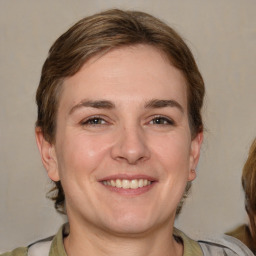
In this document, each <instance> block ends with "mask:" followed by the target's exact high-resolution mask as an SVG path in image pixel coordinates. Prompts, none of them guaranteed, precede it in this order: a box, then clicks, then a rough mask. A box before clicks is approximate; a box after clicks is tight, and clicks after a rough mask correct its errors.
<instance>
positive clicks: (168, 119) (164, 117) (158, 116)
mask: <svg viewBox="0 0 256 256" xmlns="http://www.w3.org/2000/svg"><path fill="white" fill-rule="evenodd" d="M157 118H158V119H164V120H165V121H166V122H167V124H158V125H175V124H176V123H175V121H174V120H173V119H172V118H170V117H167V116H165V115H154V116H151V117H150V121H149V122H148V123H149V124H150V122H152V121H153V120H154V119H157Z"/></svg>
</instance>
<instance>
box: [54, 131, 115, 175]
mask: <svg viewBox="0 0 256 256" xmlns="http://www.w3.org/2000/svg"><path fill="white" fill-rule="evenodd" d="M64 138H65V140H64V141H62V143H61V145H60V146H59V151H58V152H59V155H58V156H59V157H58V163H59V171H60V176H64V175H66V176H76V175H77V176H79V177H80V175H81V174H82V175H90V174H91V173H93V172H94V171H95V169H96V168H97V167H98V166H99V163H101V162H102V161H103V159H104V157H105V155H106V154H107V152H108V148H109V145H110V143H108V139H107V138H104V137H101V136H86V135H85V134H83V133H81V134H76V135H71V136H66V137H64Z"/></svg>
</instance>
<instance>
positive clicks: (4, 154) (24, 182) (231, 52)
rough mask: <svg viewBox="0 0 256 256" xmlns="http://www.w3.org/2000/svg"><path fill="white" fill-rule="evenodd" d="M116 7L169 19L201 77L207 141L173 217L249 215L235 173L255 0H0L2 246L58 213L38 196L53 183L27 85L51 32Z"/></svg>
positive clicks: (250, 96)
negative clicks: (40, 147)
mask: <svg viewBox="0 0 256 256" xmlns="http://www.w3.org/2000/svg"><path fill="white" fill-rule="evenodd" d="M114 7H115V8H124V9H131V10H142V11H146V12H149V13H151V14H153V15H155V16H157V17H159V18H161V19H162V20H164V21H165V22H167V23H168V24H169V25H171V26H172V27H174V28H175V29H177V31H179V33H180V34H181V35H182V36H183V37H184V38H185V40H186V42H187V43H188V45H189V46H190V48H191V50H192V51H193V53H194V55H195V58H196V60H197V62H198V65H199V67H200V70H201V72H202V75H203V77H204V79H205V84H206V92H207V94H206V100H205V107H204V120H205V124H206V132H205V141H204V145H203V149H202V154H201V159H200V163H199V166H198V168H197V174H198V176H197V179H196V181H195V182H194V184H193V187H192V191H191V194H190V197H189V198H188V199H187V201H186V203H185V206H184V208H183V211H182V214H181V215H180V216H179V218H178V219H177V221H176V226H177V227H179V228H181V229H182V230H184V231H185V232H186V233H187V234H189V235H190V236H191V237H192V238H195V239H197V238H199V237H209V236H213V235H216V234H221V233H223V232H225V231H228V230H230V229H232V228H234V227H235V226H237V225H238V224H240V223H244V222H245V221H247V220H246V214H245V211H244V201H243V192H242V188H241V184H240V177H241V170H242V167H243V164H244V162H245V160H246V156H247V152H248V149H249V146H250V143H251V141H252V139H253V138H254V137H255V136H256V111H255V108H256V84H255V81H256V49H255V47H256V15H255V13H256V1H255V0H245V1H242V0H241V1H239V0H215V1H210V0H208V1H206V0H194V1H189V0H182V1H178V0H176V1H172V0H157V1H154V0H136V1H135V0H129V1H125V0H124V1H122V0H108V1H106V0H62V1H61V0H41V1H39V0H38V1H35V0H0V33H1V35H0V173H1V176H0V251H5V250H9V249H11V248H13V247H17V246H22V245H27V244H28V243H30V242H32V241H35V240H36V239H39V238H44V237H46V236H49V235H51V234H54V233H55V232H56V231H57V229H58V227H59V226H60V224H61V223H62V222H64V221H65V219H64V218H62V217H61V216H59V215H58V214H57V213H56V212H55V210H54V207H53V203H52V202H51V201H49V200H48V199H46V197H45V194H46V192H47V191H48V190H49V189H50V188H51V183H50V182H49V180H48V178H47V177H46V174H45V171H44V169H43V167H42V164H41V161H40V157H39V153H38V151H37V148H36V144H35V138H34V122H35V120H36V106H35V100H34V98H35V91H36V88H37V86H38V82H39V78H40V71H41V67H42V64H43V62H44V60H45V58H46V56H47V52H48V50H49V48H50V46H51V44H52V43H53V42H54V40H55V39H56V38H57V37H58V36H59V35H60V34H62V33H63V32H64V31H65V30H66V29H68V28H69V27H70V26H71V25H72V24H74V23H75V22H76V21H78V20H79V19H80V18H82V17H84V16H87V15H90V14H94V13H95V12H98V11H101V10H105V9H108V8H114Z"/></svg>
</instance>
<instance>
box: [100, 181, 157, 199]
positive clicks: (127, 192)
mask: <svg viewBox="0 0 256 256" xmlns="http://www.w3.org/2000/svg"><path fill="white" fill-rule="evenodd" d="M155 183H156V182H152V183H151V184H150V185H147V186H145V187H141V188H136V189H131V188H117V187H112V186H109V185H104V184H103V183H101V184H102V185H103V186H104V187H105V188H106V189H108V190H110V191H112V192H115V193H118V194H120V195H124V196H138V195H141V194H144V193H146V192H148V191H149V190H150V189H152V188H153V187H154V185H155Z"/></svg>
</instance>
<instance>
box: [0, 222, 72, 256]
mask: <svg viewBox="0 0 256 256" xmlns="http://www.w3.org/2000/svg"><path fill="white" fill-rule="evenodd" d="M68 232H69V227H68V224H64V225H63V226H61V228H60V229H59V231H58V233H57V234H56V235H55V236H51V237H48V238H45V239H42V240H39V241H36V242H34V243H32V244H30V245H29V246H28V247H20V248H17V249H15V250H13V251H11V252H6V253H4V254H0V256H42V255H49V256H67V255H66V252H65V249H64V244H63V238H64V236H66V235H68Z"/></svg>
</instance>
